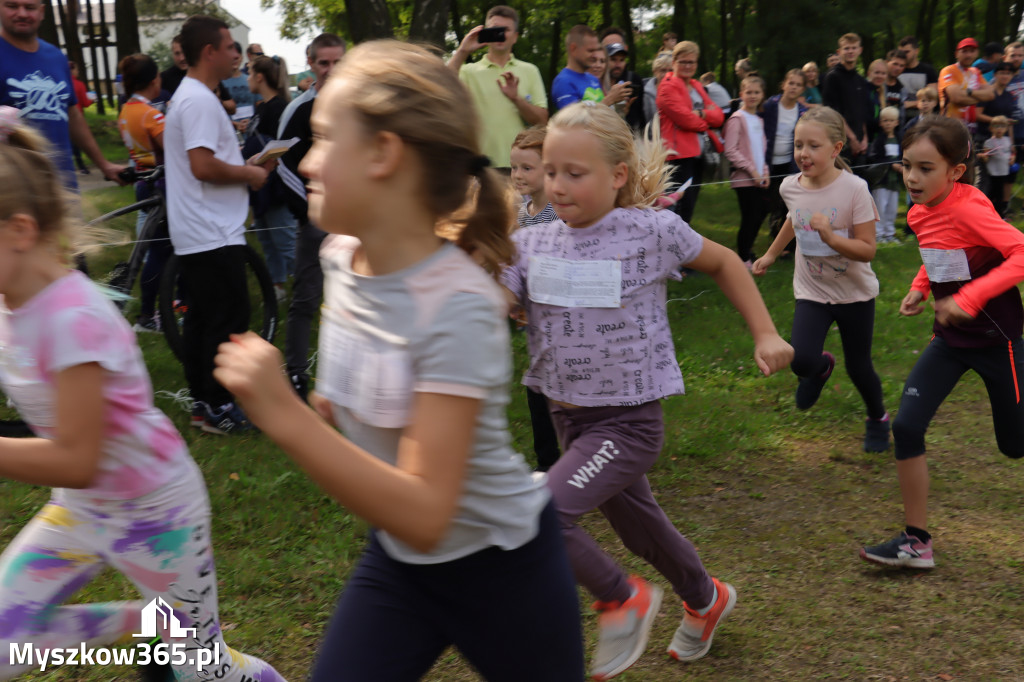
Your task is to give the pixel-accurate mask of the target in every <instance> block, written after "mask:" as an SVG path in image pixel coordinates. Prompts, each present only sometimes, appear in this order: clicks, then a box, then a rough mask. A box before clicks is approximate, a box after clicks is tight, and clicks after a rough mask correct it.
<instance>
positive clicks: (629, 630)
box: [590, 576, 663, 680]
mask: <svg viewBox="0 0 1024 682" xmlns="http://www.w3.org/2000/svg"><path fill="white" fill-rule="evenodd" d="M629 584H630V586H631V587H632V589H633V594H632V596H631V597H630V598H629V599H627V600H626V601H624V602H595V603H594V609H595V610H597V611H600V612H601V615H600V616H599V617H598V621H597V623H598V628H599V630H600V632H599V634H598V639H597V652H596V653H595V654H594V664H593V667H592V668H591V672H590V676H591V678H592V679H595V680H610V679H612V678H613V677H615V676H616V675H619V674H620V673H622V672H624V671H625V670H626V669H627V668H628V667H629V666H631V665H633V664H634V663H636V661H637V659H638V658H640V656H641V655H642V654H643V653H644V649H646V648H647V638H648V636H649V635H650V634H651V625H652V624H653V623H654V617H655V616H656V615H658V607H659V606H661V596H662V594H663V590H662V589H661V588H660V587H658V586H657V585H652V584H650V583H649V582H647V581H646V580H643V579H642V578H639V577H637V576H631V577H630V578H629Z"/></svg>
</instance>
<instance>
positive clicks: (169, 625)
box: [132, 597, 196, 639]
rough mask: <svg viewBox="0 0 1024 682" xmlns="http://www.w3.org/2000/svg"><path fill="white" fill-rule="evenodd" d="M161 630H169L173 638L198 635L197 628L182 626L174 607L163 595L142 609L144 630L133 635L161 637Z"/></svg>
mask: <svg viewBox="0 0 1024 682" xmlns="http://www.w3.org/2000/svg"><path fill="white" fill-rule="evenodd" d="M161 624H162V626H161ZM161 630H165V631H167V634H168V636H170V637H171V638H172V639H174V638H177V637H195V636H196V629H195V628H183V627H181V622H179V621H178V617H177V616H176V615H174V609H172V608H171V606H170V605H169V604H168V603H167V602H165V601H164V600H163V598H162V597H157V598H156V599H154V600H153V601H151V602H149V603H148V604H146V606H145V607H144V608H143V609H142V632H140V633H138V634H134V635H132V637H145V638H147V639H152V638H153V637H159V636H160V631H161Z"/></svg>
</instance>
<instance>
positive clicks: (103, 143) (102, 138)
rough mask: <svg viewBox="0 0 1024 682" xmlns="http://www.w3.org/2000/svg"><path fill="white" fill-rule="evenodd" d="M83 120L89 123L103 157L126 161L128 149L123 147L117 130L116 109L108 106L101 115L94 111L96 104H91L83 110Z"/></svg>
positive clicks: (117, 161)
mask: <svg viewBox="0 0 1024 682" xmlns="http://www.w3.org/2000/svg"><path fill="white" fill-rule="evenodd" d="M85 120H86V122H87V123H88V124H89V129H90V130H91V131H92V136H93V137H95V138H96V144H98V145H99V147H100V151H101V152H103V156H104V158H106V159H107V160H108V161H113V162H115V163H123V162H125V161H127V159H128V150H127V149H125V146H124V141H123V140H122V139H121V133H119V132H118V130H117V111H116V109H114V108H113V107H109V106H108V107H107V108H106V113H105V114H104V115H102V116H101V115H100V114H98V113H97V112H96V106H95V105H93V106H91V107H89V108H88V109H86V110H85ZM89 165H90V166H91V165H92V164H91V163H90V164H89Z"/></svg>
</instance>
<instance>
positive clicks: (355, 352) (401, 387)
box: [316, 311, 413, 429]
mask: <svg viewBox="0 0 1024 682" xmlns="http://www.w3.org/2000/svg"><path fill="white" fill-rule="evenodd" d="M325 312H326V311H325ZM331 318H332V316H331V315H329V314H324V315H322V316H321V324H320V336H321V338H320V356H319V357H320V368H319V370H318V371H317V378H316V390H317V392H318V393H321V394H322V395H323V396H324V397H326V398H327V399H328V400H330V401H331V402H332V403H334V404H335V405H339V406H341V407H344V408H346V409H348V410H349V411H351V412H352V413H353V414H354V415H355V416H356V417H357V418H358V419H359V420H360V421H362V422H363V423H365V424H369V425H370V426H376V427H379V428H385V429H397V428H402V427H403V426H406V425H407V424H408V423H409V410H410V407H411V405H412V393H413V374H412V364H411V361H410V359H409V354H408V352H407V351H406V349H405V348H404V347H401V346H400V345H399V344H397V343H395V342H393V341H388V340H385V339H380V338H376V337H371V336H369V335H368V334H362V333H360V332H359V330H358V329H353V328H351V327H349V326H348V325H345V324H342V323H339V322H338V321H336V320H334V319H331Z"/></svg>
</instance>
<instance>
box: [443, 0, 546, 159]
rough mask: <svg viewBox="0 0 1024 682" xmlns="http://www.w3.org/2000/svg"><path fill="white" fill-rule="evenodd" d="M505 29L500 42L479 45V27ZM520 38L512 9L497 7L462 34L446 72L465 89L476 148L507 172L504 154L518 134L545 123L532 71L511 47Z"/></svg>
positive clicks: (541, 98) (541, 86)
mask: <svg viewBox="0 0 1024 682" xmlns="http://www.w3.org/2000/svg"><path fill="white" fill-rule="evenodd" d="M485 26H486V27H487V28H498V27H503V28H504V29H505V37H504V40H501V41H499V42H487V43H481V42H480V41H479V40H478V39H477V36H478V35H479V33H480V31H481V30H482V29H483V28H484V27H485ZM518 38H519V15H518V14H517V13H516V11H515V10H514V9H512V8H511V7H506V6H505V5H497V6H495V7H492V8H491V9H489V10H488V11H487V17H486V19H485V21H484V26H477V27H476V28H474V29H473V30H472V31H470V32H469V33H467V34H466V37H465V38H463V40H462V44H461V45H459V49H457V50H456V51H455V54H453V55H452V58H451V60H450V61H449V62H448V68H450V69H452V70H453V71H455V72H456V73H458V74H459V79H460V80H461V81H462V82H463V83H465V85H466V87H467V88H469V92H470V93H471V94H472V96H473V103H474V104H475V105H476V110H477V114H478V115H479V116H480V150H481V151H482V152H483V153H484V154H485V155H486V156H487V157H489V158H490V159H491V164H492V165H493V166H494V167H495V168H500V169H505V170H507V169H508V168H509V166H510V164H511V162H510V161H509V150H510V149H511V147H512V141H513V140H514V139H515V137H516V135H518V134H519V133H520V132H521V131H523V130H524V129H526V128H528V127H529V126H533V125H544V124H545V123H547V121H548V97H547V93H546V92H545V91H544V81H543V80H542V79H541V77H540V71H538V70H537V67H536V66H534V65H533V64H530V63H528V62H524V61H522V60H519V59H516V58H515V56H513V54H512V46H513V45H515V44H516V40H517V39H518ZM481 47H487V54H485V55H484V56H483V58H482V59H480V60H479V61H477V62H474V63H472V64H466V59H467V58H468V57H469V55H471V54H473V53H474V52H476V51H477V50H479V49H480V48H481Z"/></svg>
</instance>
